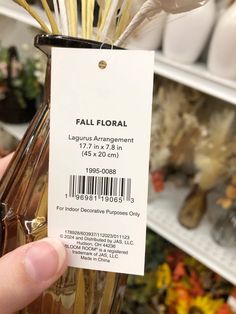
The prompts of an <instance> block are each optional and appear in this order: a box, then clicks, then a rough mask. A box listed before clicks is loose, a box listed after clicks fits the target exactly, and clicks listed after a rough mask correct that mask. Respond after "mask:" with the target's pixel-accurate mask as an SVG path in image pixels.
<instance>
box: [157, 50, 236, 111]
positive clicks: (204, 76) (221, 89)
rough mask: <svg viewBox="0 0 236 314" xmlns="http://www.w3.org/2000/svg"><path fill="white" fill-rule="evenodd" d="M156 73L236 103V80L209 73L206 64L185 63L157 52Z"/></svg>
mask: <svg viewBox="0 0 236 314" xmlns="http://www.w3.org/2000/svg"><path fill="white" fill-rule="evenodd" d="M154 70H155V73H156V74H159V75H161V76H164V77H167V78H169V79H171V80H174V81H176V82H179V83H182V84H184V85H186V86H189V87H192V88H195V89H197V90H199V91H201V92H204V93H206V94H209V95H211V96H215V97H217V98H220V99H222V100H225V101H227V102H230V103H231V104H234V105H236V81H230V80H225V79H221V78H220V77H217V76H215V75H213V74H211V73H209V72H208V71H207V69H206V66H205V65H204V64H201V63H198V64H194V65H185V64H181V63H177V62H175V61H172V60H169V59H167V58H166V57H164V56H163V55H162V53H161V52H156V60H155V69H154Z"/></svg>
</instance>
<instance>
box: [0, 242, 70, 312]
mask: <svg viewBox="0 0 236 314" xmlns="http://www.w3.org/2000/svg"><path fill="white" fill-rule="evenodd" d="M66 263H67V255H66V250H65V247H64V245H63V244H62V243H61V242H60V241H59V240H57V239H52V238H45V239H43V240H40V241H37V242H32V243H29V244H26V245H24V246H21V247H19V248H17V249H16V250H14V251H12V252H10V253H8V254H6V255H5V256H3V257H2V258H0V278H1V283H0V313H1V314H11V313H14V312H16V311H17V310H20V309H22V308H23V307H25V306H26V305H28V304H29V303H31V302H32V301H33V300H34V299H36V298H37V297H38V296H39V295H40V294H41V293H42V292H43V291H44V290H45V289H47V288H48V287H49V286H50V285H52V284H53V283H54V282H55V281H56V280H57V279H58V278H59V277H60V276H61V275H62V274H63V272H64V271H65V270H66V266H67V265H66Z"/></svg>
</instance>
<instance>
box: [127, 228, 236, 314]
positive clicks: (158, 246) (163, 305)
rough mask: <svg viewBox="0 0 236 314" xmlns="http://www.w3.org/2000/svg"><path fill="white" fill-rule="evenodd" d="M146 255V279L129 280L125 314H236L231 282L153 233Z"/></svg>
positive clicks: (148, 236) (148, 234) (150, 233)
mask: <svg viewBox="0 0 236 314" xmlns="http://www.w3.org/2000/svg"><path fill="white" fill-rule="evenodd" d="M153 251H155V252H158V255H155V254H152V253H153ZM146 254H147V256H148V258H147V260H148V261H149V263H148V264H146V272H145V276H144V277H137V276H131V277H130V278H129V282H128V288H127V292H126V296H125V303H124V306H123V314H131V313H140V314H142V313H143V314H144V313H145V314H155V313H163V314H165V313H168V314H199V313H201V314H233V313H235V312H233V310H235V308H234V309H233V308H232V307H231V306H230V304H231V302H230V298H231V297H230V296H231V294H232V292H233V286H232V285H231V284H230V283H228V282H227V281H225V280H224V279H223V278H221V277H220V276H219V275H217V274H215V273H214V272H213V271H211V270H209V269H208V268H207V267H205V266H204V265H202V264H201V263H199V262H198V261H196V260H195V259H194V258H192V257H190V256H188V255H187V254H186V253H184V252H182V251H181V250H179V249H177V248H176V247H174V246H173V245H172V244H170V243H168V242H167V241H165V240H163V239H162V238H161V237H159V236H158V235H156V234H154V233H153V232H151V231H150V230H149V231H148V233H147V246H146Z"/></svg>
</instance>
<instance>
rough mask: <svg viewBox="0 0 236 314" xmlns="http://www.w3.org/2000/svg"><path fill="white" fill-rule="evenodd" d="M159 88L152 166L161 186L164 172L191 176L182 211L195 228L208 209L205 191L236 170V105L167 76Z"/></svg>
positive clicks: (184, 221) (186, 222)
mask: <svg viewBox="0 0 236 314" xmlns="http://www.w3.org/2000/svg"><path fill="white" fill-rule="evenodd" d="M159 83H160V84H159V85H160V86H159V87H158V86H157V88H156V90H155V93H154V106H153V123H152V136H151V144H152V145H151V158H150V168H151V172H153V173H154V175H153V178H154V180H153V182H154V185H156V190H157V191H160V190H161V189H163V187H164V185H163V183H161V179H162V178H161V179H160V175H159V177H158V175H157V173H162V175H163V173H164V174H168V173H170V172H171V171H172V172H173V170H174V171H178V172H181V173H184V174H185V175H186V176H189V177H190V179H191V184H193V190H192V191H191V193H190V194H189V195H188V197H187V198H186V200H185V202H184V204H183V207H182V210H181V212H180V215H179V220H180V222H181V223H182V224H183V225H184V226H185V227H187V228H194V227H196V226H197V225H198V223H199V222H200V220H201V218H202V216H203V214H204V213H205V210H206V196H207V193H208V192H209V191H211V190H212V189H213V188H215V187H216V186H217V185H218V184H220V183H222V182H227V180H229V179H230V178H231V177H232V176H233V175H235V173H236V145H235V136H236V132H235V131H234V130H235V123H236V120H235V114H236V112H235V109H234V108H233V107H232V106H229V105H228V104H226V103H224V102H223V101H220V100H216V99H214V98H212V97H210V96H206V95H204V94H202V93H200V92H197V91H195V90H192V89H190V88H187V87H184V86H182V85H179V84H177V83H173V82H170V81H168V80H164V81H163V82H159ZM157 178H158V179H157Z"/></svg>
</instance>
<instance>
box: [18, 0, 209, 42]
mask: <svg viewBox="0 0 236 314" xmlns="http://www.w3.org/2000/svg"><path fill="white" fill-rule="evenodd" d="M13 1H15V2H16V3H17V4H19V5H20V6H22V7H23V8H24V9H25V10H26V11H28V13H29V14H30V15H31V16H32V17H33V18H35V19H36V20H37V21H38V23H39V24H40V26H41V28H42V30H43V31H45V32H46V33H49V34H63V35H69V36H74V37H78V36H79V37H80V38H85V39H94V40H98V41H101V42H108V43H110V44H111V43H112V44H115V45H117V46H125V42H126V41H127V39H128V38H129V37H130V36H132V34H133V32H135V30H137V28H138V27H139V26H140V25H141V24H142V23H143V22H144V21H145V20H146V19H151V18H152V17H154V16H156V15H157V14H159V13H160V12H161V11H162V10H164V11H166V12H169V13H180V12H187V11H190V10H192V9H195V8H197V7H199V6H201V5H204V4H205V3H206V2H207V0H191V1H180V0H146V1H145V0H141V1H136V0H106V1H105V0H81V1H77V0H53V9H54V10H51V9H50V7H49V4H48V2H47V0H41V3H42V6H43V8H44V10H45V13H46V15H47V18H48V22H49V25H48V22H47V21H44V20H43V18H42V17H40V16H39V15H38V14H37V12H36V11H35V9H34V8H33V6H31V5H30V4H29V3H28V1H27V0H13ZM137 2H138V5H137ZM78 7H80V11H81V13H80V14H78ZM134 7H135V8H136V10H134Z"/></svg>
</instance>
